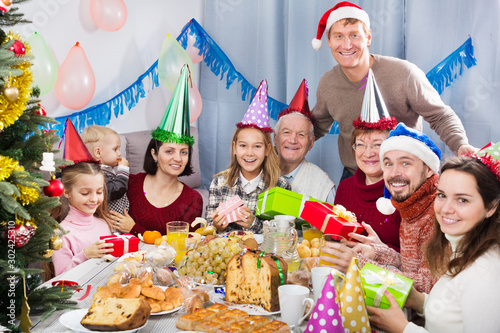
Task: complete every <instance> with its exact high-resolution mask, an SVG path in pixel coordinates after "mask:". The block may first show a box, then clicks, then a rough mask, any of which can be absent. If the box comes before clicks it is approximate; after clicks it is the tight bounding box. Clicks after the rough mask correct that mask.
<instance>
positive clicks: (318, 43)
mask: <svg viewBox="0 0 500 333" xmlns="http://www.w3.org/2000/svg"><path fill="white" fill-rule="evenodd" d="M311 44H312V46H313V49H315V50H316V51H318V50H319V49H320V48H321V46H322V45H323V42H322V41H321V40H320V39H317V38H314V39H313V40H312V42H311Z"/></svg>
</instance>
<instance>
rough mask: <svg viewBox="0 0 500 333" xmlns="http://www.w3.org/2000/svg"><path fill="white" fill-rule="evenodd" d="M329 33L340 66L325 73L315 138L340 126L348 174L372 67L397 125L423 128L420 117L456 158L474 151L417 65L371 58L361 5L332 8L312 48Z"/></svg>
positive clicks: (315, 111) (316, 108)
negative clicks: (355, 126) (355, 125)
mask: <svg viewBox="0 0 500 333" xmlns="http://www.w3.org/2000/svg"><path fill="white" fill-rule="evenodd" d="M325 30H326V36H327V39H328V46H329V47H330V49H331V52H332V55H333V57H334V58H335V60H336V61H337V63H338V65H337V66H335V67H333V69H332V70H330V71H328V72H326V73H325V74H324V75H323V76H322V77H321V79H320V81H319V84H318V89H317V92H316V94H317V103H316V105H315V106H314V109H313V111H312V115H313V119H314V120H315V128H314V134H315V136H316V139H319V138H321V137H322V136H324V135H325V134H326V133H328V132H329V131H330V128H331V126H332V124H333V122H334V121H337V122H338V123H339V138H338V147H339V154H340V159H341V161H342V164H343V165H344V174H343V175H342V179H344V178H347V177H349V176H351V175H353V174H354V172H355V171H356V169H357V165H356V161H355V159H354V156H353V155H352V153H351V144H350V139H351V133H352V131H353V127H352V122H353V120H354V119H355V118H356V117H357V116H358V110H361V105H362V101H363V95H364V88H363V86H364V85H365V84H366V78H367V75H368V69H370V68H371V69H372V71H373V73H374V75H375V77H376V78H377V84H378V87H379V88H380V91H381V93H382V95H383V96H385V97H386V98H385V104H386V106H387V109H388V111H389V114H390V115H391V116H393V117H395V118H396V120H397V121H398V122H403V123H405V124H406V125H407V126H409V127H411V128H415V129H418V130H422V119H421V118H422V117H423V118H424V119H425V120H426V121H428V122H429V124H430V127H431V128H432V129H433V130H434V131H435V132H436V133H437V134H438V135H439V136H440V137H441V140H443V141H444V142H445V143H446V145H448V147H450V149H451V150H452V151H454V152H456V153H458V154H464V153H467V152H474V151H475V150H476V148H474V147H472V146H470V145H469V144H468V139H467V136H466V134H465V130H464V127H463V125H462V123H461V121H460V119H459V118H458V116H457V115H456V114H455V112H454V111H453V110H452V109H451V108H450V107H449V106H447V105H445V104H444V103H443V101H442V100H441V98H440V97H439V94H438V93H437V91H436V90H435V89H434V88H433V87H432V85H431V84H430V83H429V81H428V80H427V78H426V76H425V74H424V72H423V71H422V70H420V69H419V68H418V67H417V66H416V65H414V64H412V63H410V62H408V61H406V60H401V59H397V58H393V57H387V56H381V55H375V54H370V44H371V42H372V33H371V30H370V18H369V17H368V14H367V13H366V12H365V11H364V10H363V9H361V8H360V7H358V6H356V5H354V4H352V3H349V2H347V1H343V2H341V3H338V4H337V5H336V6H335V7H333V8H332V9H330V10H328V11H327V12H326V13H325V14H324V15H323V17H322V18H321V21H320V23H319V27H318V33H317V36H316V39H315V40H313V46H315V48H316V49H318V48H319V47H321V40H320V39H321V36H322V35H323V32H324V31H325Z"/></svg>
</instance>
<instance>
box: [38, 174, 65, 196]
mask: <svg viewBox="0 0 500 333" xmlns="http://www.w3.org/2000/svg"><path fill="white" fill-rule="evenodd" d="M49 182H50V185H49V186H45V187H44V188H43V194H45V195H46V196H48V197H60V196H61V195H62V194H63V193H64V185H63V183H62V182H61V181H60V180H59V179H56V176H54V175H52V179H51V180H49Z"/></svg>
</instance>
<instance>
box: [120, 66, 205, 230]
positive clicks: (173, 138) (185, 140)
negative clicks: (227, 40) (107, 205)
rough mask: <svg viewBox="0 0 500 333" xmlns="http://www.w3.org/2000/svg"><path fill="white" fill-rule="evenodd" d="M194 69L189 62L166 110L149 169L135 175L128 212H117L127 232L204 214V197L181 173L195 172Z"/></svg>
mask: <svg viewBox="0 0 500 333" xmlns="http://www.w3.org/2000/svg"><path fill="white" fill-rule="evenodd" d="M190 79H191V73H190V72H189V68H188V67H187V65H184V67H183V68H182V71H181V76H180V78H179V81H178V82H177V85H176V87H175V89H174V92H173V93H172V97H171V98H170V102H169V104H168V106H167V110H166V111H165V115H164V116H163V119H162V121H161V123H160V125H159V126H158V128H157V129H156V130H154V131H153V132H152V134H151V136H152V139H151V141H150V142H149V145H148V147H147V149H146V154H145V156H144V170H145V171H146V172H145V173H139V174H135V175H130V178H129V184H128V191H127V196H128V199H129V202H130V210H129V212H128V214H127V213H126V212H124V214H120V213H117V212H111V214H112V216H113V219H114V224H115V227H116V228H117V229H118V230H119V231H121V232H123V233H132V234H135V235H137V234H143V233H144V232H145V231H147V230H157V231H159V232H161V233H162V234H166V223H167V222H170V221H185V222H188V223H191V222H192V221H194V219H195V218H196V217H199V216H201V214H202V209H203V199H202V197H201V195H200V194H199V193H198V192H196V191H195V190H193V189H191V188H190V187H189V186H187V185H186V184H184V183H182V182H180V181H179V180H178V177H180V176H189V175H191V174H192V173H193V168H192V166H191V154H192V146H193V144H194V139H193V137H192V136H191V135H190V130H189V98H188V87H189V81H190Z"/></svg>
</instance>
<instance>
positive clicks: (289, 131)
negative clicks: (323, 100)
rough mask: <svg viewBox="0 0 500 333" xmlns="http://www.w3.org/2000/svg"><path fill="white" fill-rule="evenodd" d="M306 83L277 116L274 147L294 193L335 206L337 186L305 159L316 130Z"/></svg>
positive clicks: (282, 172) (311, 145)
mask: <svg viewBox="0 0 500 333" xmlns="http://www.w3.org/2000/svg"><path fill="white" fill-rule="evenodd" d="M307 93H308V88H307V82H306V80H305V79H304V80H302V83H301V84H300V86H299V89H298V90H297V92H296V93H295V96H294V97H293V99H292V102H291V103H290V105H289V106H288V108H286V109H285V110H283V111H281V112H280V114H279V115H278V122H277V123H276V126H275V128H274V144H275V145H276V152H277V154H278V156H279V159H280V170H281V175H282V176H284V177H285V178H286V180H287V181H288V183H289V184H290V185H291V186H292V191H294V192H297V193H300V194H303V195H307V196H310V197H313V198H315V199H318V200H322V201H326V202H328V203H331V204H333V200H334V198H335V184H334V183H333V182H332V180H331V179H330V177H329V176H328V174H327V173H326V172H324V171H323V170H321V168H320V167H318V166H317V165H315V164H313V163H311V162H308V161H306V159H305V157H306V154H307V152H308V151H310V150H311V149H312V147H313V145H314V126H313V123H312V118H311V111H310V110H309V103H308V99H307Z"/></svg>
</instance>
